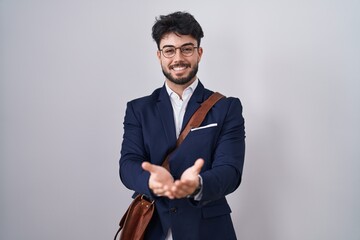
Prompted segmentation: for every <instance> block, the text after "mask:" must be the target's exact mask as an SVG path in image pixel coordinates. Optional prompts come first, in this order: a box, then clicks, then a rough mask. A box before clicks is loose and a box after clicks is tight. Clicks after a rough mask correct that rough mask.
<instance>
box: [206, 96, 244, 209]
mask: <svg viewBox="0 0 360 240" xmlns="http://www.w3.org/2000/svg"><path fill="white" fill-rule="evenodd" d="M228 100H230V104H229V105H228V110H227V112H226V116H225V119H224V123H223V126H222V129H221V131H220V135H219V138H218V141H217V144H216V147H215V150H214V155H213V161H212V165H211V168H210V169H208V170H205V171H204V172H202V173H201V177H202V178H203V189H202V194H203V195H202V200H201V202H200V203H199V204H200V205H201V204H205V203H206V202H209V201H213V200H216V199H219V198H222V197H224V196H225V195H227V194H229V193H231V192H233V191H235V190H236V189H237V188H238V186H239V185H240V182H241V176H242V169H243V165H244V157H245V128H244V118H243V116H242V106H241V103H240V100H239V99H237V98H230V99H228Z"/></svg>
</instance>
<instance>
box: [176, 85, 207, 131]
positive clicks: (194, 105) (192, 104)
mask: <svg viewBox="0 0 360 240" xmlns="http://www.w3.org/2000/svg"><path fill="white" fill-rule="evenodd" d="M203 101H204V85H202V84H201V82H200V81H199V83H198V86H197V87H196V89H195V91H194V93H193V95H192V96H191V98H190V100H189V103H188V105H187V108H186V111H185V115H184V120H183V124H182V128H181V129H184V127H185V126H186V124H187V123H188V121H189V120H190V118H191V116H192V115H193V114H194V113H195V111H196V110H197V109H198V108H199V107H200V105H201V103H202V102H203Z"/></svg>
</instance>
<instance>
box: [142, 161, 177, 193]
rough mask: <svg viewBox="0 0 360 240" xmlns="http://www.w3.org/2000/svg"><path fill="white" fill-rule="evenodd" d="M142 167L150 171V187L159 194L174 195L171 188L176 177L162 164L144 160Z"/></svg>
mask: <svg viewBox="0 0 360 240" xmlns="http://www.w3.org/2000/svg"><path fill="white" fill-rule="evenodd" d="M141 166H142V168H143V169H144V170H145V171H148V172H150V179H149V188H150V189H151V190H152V191H153V193H154V194H156V195H157V196H165V197H169V198H170V197H172V194H171V192H170V189H171V187H172V185H173V184H174V178H173V177H172V176H171V174H170V173H169V172H168V171H167V170H166V169H165V168H164V167H161V166H157V165H154V164H151V163H149V162H143V163H142V165H141Z"/></svg>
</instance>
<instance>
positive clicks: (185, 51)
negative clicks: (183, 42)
mask: <svg viewBox="0 0 360 240" xmlns="http://www.w3.org/2000/svg"><path fill="white" fill-rule="evenodd" d="M181 50H182V52H184V53H189V52H191V51H192V47H184V48H182V49H181Z"/></svg>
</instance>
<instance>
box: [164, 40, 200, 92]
mask: <svg viewBox="0 0 360 240" xmlns="http://www.w3.org/2000/svg"><path fill="white" fill-rule="evenodd" d="M168 47H175V48H176V50H175V55H174V56H172V57H165V56H164V51H166V49H167V48H168ZM180 47H183V50H185V51H184V52H183V53H182V52H181V49H180ZM187 47H190V49H191V48H192V47H196V48H195V49H194V53H193V54H192V55H191V56H186V55H188V54H186V51H187V50H188V48H187ZM197 47H198V46H197V41H196V39H194V38H193V37H191V36H190V35H176V34H175V33H168V34H166V35H164V37H163V38H162V39H161V41H160V49H161V50H162V51H158V52H157V56H158V58H159V61H160V64H161V68H162V71H163V73H164V75H165V77H166V79H167V80H168V81H170V82H172V83H174V84H178V85H190V84H191V83H192V82H193V81H194V80H195V78H196V73H197V70H198V63H199V62H200V59H201V55H202V52H203V50H202V48H197ZM165 54H166V53H165ZM184 54H185V55H184Z"/></svg>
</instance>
